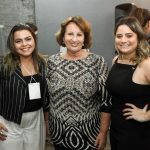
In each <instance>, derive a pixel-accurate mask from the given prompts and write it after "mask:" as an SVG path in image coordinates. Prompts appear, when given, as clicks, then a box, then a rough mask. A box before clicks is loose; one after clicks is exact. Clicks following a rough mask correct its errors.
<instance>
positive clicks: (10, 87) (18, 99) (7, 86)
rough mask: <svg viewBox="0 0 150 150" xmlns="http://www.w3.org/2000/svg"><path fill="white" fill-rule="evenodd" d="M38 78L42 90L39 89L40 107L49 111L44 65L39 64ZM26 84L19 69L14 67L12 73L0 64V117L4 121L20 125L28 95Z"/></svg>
mask: <svg viewBox="0 0 150 150" xmlns="http://www.w3.org/2000/svg"><path fill="white" fill-rule="evenodd" d="M38 65H39V71H40V73H39V77H40V80H41V83H42V85H43V88H42V89H41V97H42V107H43V109H44V111H48V110H49V92H48V87H47V82H46V78H45V70H46V69H45V64H43V63H42V62H39V64H38ZM27 92H28V84H27V83H26V81H25V80H24V77H23V75H22V73H21V68H20V67H19V66H17V67H16V69H15V71H14V72H13V73H10V72H8V71H6V70H5V69H4V65H3V63H2V64H0V115H1V116H3V117H4V118H5V119H6V120H8V121H12V122H15V123H17V124H20V123H21V119H22V114H23V112H24V107H25V103H26V95H28V93H27Z"/></svg>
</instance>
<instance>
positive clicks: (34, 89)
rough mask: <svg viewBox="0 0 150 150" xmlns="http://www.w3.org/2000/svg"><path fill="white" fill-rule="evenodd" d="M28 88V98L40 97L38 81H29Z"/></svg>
mask: <svg viewBox="0 0 150 150" xmlns="http://www.w3.org/2000/svg"><path fill="white" fill-rule="evenodd" d="M28 88H29V99H30V100H33V99H39V98H41V90H40V83H38V82H36V83H29V84H28Z"/></svg>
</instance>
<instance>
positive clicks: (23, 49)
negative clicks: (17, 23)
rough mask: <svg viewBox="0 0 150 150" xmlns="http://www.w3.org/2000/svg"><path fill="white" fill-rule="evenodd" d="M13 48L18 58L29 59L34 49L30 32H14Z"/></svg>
mask: <svg viewBox="0 0 150 150" xmlns="http://www.w3.org/2000/svg"><path fill="white" fill-rule="evenodd" d="M14 47H15V49H16V53H17V54H18V55H19V56H20V58H24V57H31V56H32V52H33V51H34V49H35V41H34V39H33V36H32V34H31V32H30V31H28V30H19V31H16V32H14Z"/></svg>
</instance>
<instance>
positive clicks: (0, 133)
mask: <svg viewBox="0 0 150 150" xmlns="http://www.w3.org/2000/svg"><path fill="white" fill-rule="evenodd" d="M5 132H8V130H7V128H6V127H5V126H4V124H2V123H0V141H4V140H6V137H7V135H6V134H5Z"/></svg>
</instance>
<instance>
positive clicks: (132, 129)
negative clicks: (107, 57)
mask: <svg viewBox="0 0 150 150" xmlns="http://www.w3.org/2000/svg"><path fill="white" fill-rule="evenodd" d="M136 67H137V66H136V65H135V66H133V65H127V64H119V63H115V64H114V65H113V66H112V69H111V70H110V72H109V75H108V78H107V81H106V87H107V89H108V92H109V94H111V95H112V113H111V114H112V115H111V116H112V117H111V128H110V129H111V136H110V137H111V138H110V139H111V141H115V140H116V143H117V147H118V145H120V149H119V148H118V149H117V148H116V149H115V150H124V149H126V150H133V149H136V150H137V149H138V150H139V149H140V150H142V149H143V150H149V148H150V144H149V140H150V121H147V122H142V123H141V122H138V121H135V120H133V119H130V120H126V119H125V117H124V116H123V112H122V110H123V109H124V108H125V107H127V106H125V103H127V102H128V103H132V104H134V105H136V106H137V107H139V108H143V107H144V106H145V105H146V104H150V84H148V85H146V84H138V83H135V82H134V81H133V80H132V77H133V74H134V71H135V69H136ZM148 109H150V106H149V108H148ZM138 141H139V143H138ZM143 145H144V146H145V147H144V148H143ZM135 146H136V147H135ZM123 148H124V149H123Z"/></svg>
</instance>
